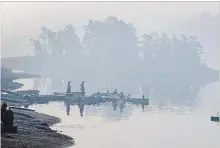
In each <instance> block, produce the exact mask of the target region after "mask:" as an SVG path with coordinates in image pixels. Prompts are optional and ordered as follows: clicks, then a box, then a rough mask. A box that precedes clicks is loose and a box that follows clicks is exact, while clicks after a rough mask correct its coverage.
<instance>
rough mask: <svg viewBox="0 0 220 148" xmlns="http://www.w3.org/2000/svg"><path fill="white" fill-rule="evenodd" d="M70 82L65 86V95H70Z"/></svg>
mask: <svg viewBox="0 0 220 148" xmlns="http://www.w3.org/2000/svg"><path fill="white" fill-rule="evenodd" d="M70 83H71V82H70V81H69V82H68V84H67V91H66V93H67V95H70V94H71V85H70Z"/></svg>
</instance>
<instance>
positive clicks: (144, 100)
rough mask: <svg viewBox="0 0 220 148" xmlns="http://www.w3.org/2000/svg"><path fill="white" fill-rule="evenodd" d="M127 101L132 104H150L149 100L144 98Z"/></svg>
mask: <svg viewBox="0 0 220 148" xmlns="http://www.w3.org/2000/svg"><path fill="white" fill-rule="evenodd" d="M126 101H127V102H131V103H133V104H142V105H148V104H149V99H142V98H129V99H127V100H126Z"/></svg>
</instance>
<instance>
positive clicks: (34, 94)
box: [16, 90, 40, 96]
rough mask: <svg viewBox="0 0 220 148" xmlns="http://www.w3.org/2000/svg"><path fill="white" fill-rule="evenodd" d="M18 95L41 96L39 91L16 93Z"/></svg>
mask: <svg viewBox="0 0 220 148" xmlns="http://www.w3.org/2000/svg"><path fill="white" fill-rule="evenodd" d="M16 93H17V94H18V95H31V96H32V95H33V96H39V94H40V91H39V90H20V91H17V92H16Z"/></svg>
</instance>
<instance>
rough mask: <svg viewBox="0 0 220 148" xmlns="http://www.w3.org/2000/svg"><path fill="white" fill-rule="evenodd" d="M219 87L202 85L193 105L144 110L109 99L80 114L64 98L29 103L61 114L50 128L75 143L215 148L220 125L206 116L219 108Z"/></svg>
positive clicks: (81, 147) (83, 147) (108, 147)
mask: <svg viewBox="0 0 220 148" xmlns="http://www.w3.org/2000/svg"><path fill="white" fill-rule="evenodd" d="M32 81H33V80H32ZM19 82H22V83H24V84H25V85H24V87H23V88H25V89H27V88H29V89H32V88H33V85H34V83H33V82H31V79H30V80H19ZM48 88H49V86H48ZM219 88H220V83H219V82H214V83H211V84H207V85H205V86H204V87H202V88H201V89H200V92H199V94H198V95H197V96H198V99H197V100H198V105H196V106H189V105H187V104H182V105H172V104H163V105H158V104H151V102H150V105H149V106H145V108H144V109H142V107H141V106H134V105H131V104H126V105H125V106H124V108H123V109H122V110H120V108H119V107H117V108H116V110H115V111H114V109H113V107H112V104H103V105H99V106H98V105H95V106H92V105H90V106H86V105H85V107H84V110H83V117H82V116H80V109H79V107H78V106H70V112H69V115H67V113H66V111H67V110H66V109H67V108H66V107H67V106H66V105H65V103H64V102H53V103H49V104H41V105H33V106H30V108H31V109H35V110H36V111H37V112H41V113H45V114H49V115H53V116H56V117H59V118H61V123H59V124H56V125H54V126H52V128H53V129H56V130H58V131H62V133H63V134H66V135H69V136H71V137H73V138H74V139H75V141H76V145H75V146H73V147H75V148H87V147H92V148H103V147H104V148H112V147H115V148H137V147H138V148H146V147H151V148H164V147H169V148H177V147H178V148H186V147H187V148H207V147H212V148H218V147H219V137H220V126H218V125H217V124H216V123H213V122H211V121H210V116H212V115H216V113H217V112H219V111H220V108H219V104H220V99H219V98H220V92H219ZM151 99H153V98H151Z"/></svg>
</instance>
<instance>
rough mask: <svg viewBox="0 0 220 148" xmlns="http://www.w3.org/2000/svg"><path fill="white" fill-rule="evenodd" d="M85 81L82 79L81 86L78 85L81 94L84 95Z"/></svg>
mask: <svg viewBox="0 0 220 148" xmlns="http://www.w3.org/2000/svg"><path fill="white" fill-rule="evenodd" d="M84 84H85V81H82V84H81V87H80V90H81V94H82V96H83V97H84V96H85V86H84Z"/></svg>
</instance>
